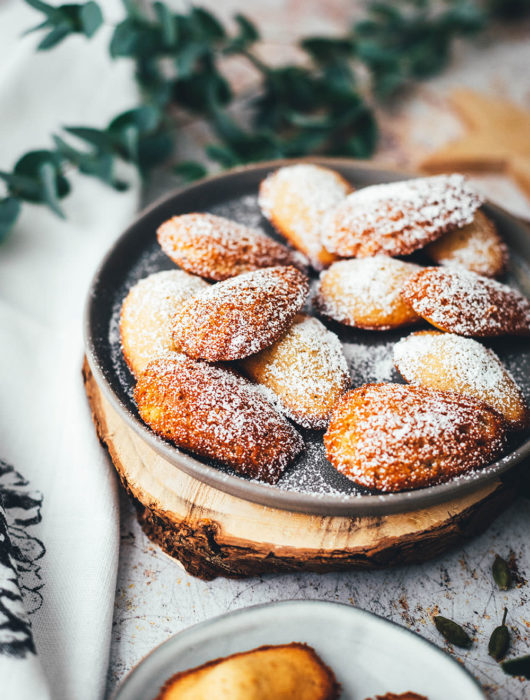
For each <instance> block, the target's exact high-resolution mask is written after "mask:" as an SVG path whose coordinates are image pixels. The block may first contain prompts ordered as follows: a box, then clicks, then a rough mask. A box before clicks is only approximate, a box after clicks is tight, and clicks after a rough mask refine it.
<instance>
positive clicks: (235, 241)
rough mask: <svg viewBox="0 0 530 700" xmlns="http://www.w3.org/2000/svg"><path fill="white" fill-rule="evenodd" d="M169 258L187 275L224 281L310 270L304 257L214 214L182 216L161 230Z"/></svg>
mask: <svg viewBox="0 0 530 700" xmlns="http://www.w3.org/2000/svg"><path fill="white" fill-rule="evenodd" d="M158 242H159V244H160V246H161V248H162V250H163V251H164V253H166V255H168V256H169V257H170V258H171V259H172V260H173V262H175V263H176V264H177V265H179V266H180V267H182V268H183V269H184V270H186V271H187V272H192V273H193V274H195V275H200V276H201V277H205V278H206V279H209V280H214V281H221V280H225V279H229V278H230V277H235V276H236V275H240V274H243V273H245V272H251V271H252V270H258V269H261V268H264V267H274V266H275V265H294V266H295V267H298V268H299V269H300V270H302V271H305V270H306V269H307V260H306V259H305V258H304V256H303V255H302V254H301V253H299V252H297V251H294V250H290V249H289V248H287V247H286V246H284V245H282V244H281V243H278V242H277V241H275V240H274V239H272V238H270V237H269V236H267V235H266V234H264V233H262V232H261V231H257V230H255V229H251V228H249V227H248V226H244V225H243V224H240V223H238V222H236V221H232V220H230V219H226V218H224V217H221V216H215V215H214V214H197V213H195V214H182V215H181V216H174V217H172V218H171V219H168V221H165V222H164V223H163V224H162V225H161V226H160V227H159V229H158Z"/></svg>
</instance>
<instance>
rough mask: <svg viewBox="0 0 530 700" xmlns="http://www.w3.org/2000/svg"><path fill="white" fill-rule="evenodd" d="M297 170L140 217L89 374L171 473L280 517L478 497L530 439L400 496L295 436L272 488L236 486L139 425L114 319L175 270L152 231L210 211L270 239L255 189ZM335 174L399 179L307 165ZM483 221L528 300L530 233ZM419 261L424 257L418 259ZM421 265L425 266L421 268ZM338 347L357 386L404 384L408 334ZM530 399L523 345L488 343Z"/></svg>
mask: <svg viewBox="0 0 530 700" xmlns="http://www.w3.org/2000/svg"><path fill="white" fill-rule="evenodd" d="M287 162H293V161H274V162H271V163H265V164H260V165H254V166H250V167H246V168H240V169H237V170H233V171H230V172H227V173H224V174H222V175H219V176H217V177H213V178H209V179H206V180H202V181H201V182H198V183H197V184H194V185H191V186H190V187H187V188H186V189H184V190H179V191H178V192H175V193H173V194H170V195H169V196H167V197H165V198H164V199H162V200H161V201H159V202H157V203H155V204H154V205H153V206H151V207H150V208H149V209H147V210H146V211H144V212H143V213H142V214H141V215H140V216H139V217H138V218H137V220H136V221H135V222H134V223H133V224H132V226H130V227H129V229H128V230H127V231H125V233H124V234H123V235H122V236H121V237H120V238H119V239H118V240H117V241H116V243H115V244H114V246H113V247H112V249H111V250H110V252H109V253H108V254H107V256H106V257H105V259H104V260H103V262H102V264H101V266H100V268H99V270H98V271H97V273H96V275H95V277H94V280H93V282H92V286H91V288H90V291H89V295H88V302H87V308H86V324H85V334H86V353H87V357H88V361H89V363H90V367H91V369H92V372H93V374H94V377H95V378H96V381H97V382H98V385H99V386H100V387H101V388H102V390H103V391H104V393H105V395H106V396H107V398H108V399H109V400H110V402H111V403H112V405H113V406H114V408H115V409H116V410H117V411H118V412H119V414H120V415H121V416H122V418H123V419H124V420H125V421H126V423H127V424H128V425H129V426H130V427H131V428H133V430H135V431H136V432H137V433H139V435H141V437H142V438H143V439H144V440H145V441H146V442H147V443H148V444H149V445H150V446H151V447H152V448H153V449H155V450H156V451H157V452H158V453H160V454H161V455H162V456H164V457H165V458H166V459H167V460H169V461H170V462H171V463H172V464H174V465H175V468H178V469H182V470H183V471H185V472H187V473H188V474H191V475H192V476H193V477H195V478H196V479H199V480H200V481H204V482H205V483H207V484H210V485H211V486H214V487H216V488H218V489H220V490H222V491H226V492H227V493H230V494H232V495H234V496H238V497H240V498H244V499H246V500H250V501H254V502H256V503H262V504H263V505H267V506H272V507H278V508H283V509H286V510H294V511H302V512H307V513H318V514H322V515H382V514H389V513H396V512H403V511H408V510H413V509H418V508H423V507H426V506H429V505H432V504H436V503H442V502H444V501H447V500H449V499H451V498H455V497H458V496H462V495H464V494H465V493H469V492H472V491H476V490H478V489H479V488H481V487H483V486H485V485H486V484H487V483H488V482H491V481H492V480H494V479H496V478H498V477H499V475H500V474H503V473H504V472H506V471H507V470H509V469H510V468H511V467H513V466H515V465H516V464H518V463H520V462H522V460H523V459H525V458H526V457H528V455H529V454H530V440H528V433H526V434H518V435H516V436H514V437H513V438H512V441H511V443H510V446H509V450H508V452H507V453H506V456H505V457H503V458H502V459H500V460H499V461H498V462H495V463H494V464H492V465H490V466H489V467H486V468H485V469H482V470H480V471H476V472H472V473H470V474H467V475H465V476H463V477H458V478H457V479H454V480H452V481H450V482H448V483H445V484H440V485H438V486H432V487H429V488H425V489H418V490H416V491H407V492H404V493H398V494H384V495H380V494H376V493H371V492H369V491H367V490H366V489H361V488H359V487H357V486H356V485H355V484H353V483H352V482H351V481H349V480H348V479H346V477H344V476H342V475H341V474H339V473H338V472H336V471H335V470H334V469H333V467H332V466H331V465H330V464H329V463H328V462H327V460H326V458H325V456H324V450H323V445H322V433H321V432H314V431H301V432H302V433H303V435H304V438H305V440H306V445H307V448H306V450H305V452H304V454H303V455H302V457H301V458H300V459H299V460H298V461H297V462H296V463H295V464H294V465H292V466H291V467H290V468H289V469H288V470H287V472H286V473H285V474H284V475H283V476H282V478H281V479H280V481H279V483H278V484H276V485H275V486H269V485H267V484H264V483H261V482H258V481H253V480H249V479H246V478H244V477H241V476H238V475H237V474H236V473H235V472H234V471H232V470H230V469H227V468H225V467H223V466H220V465H219V464H216V463H215V462H213V461H210V460H203V459H197V458H196V457H194V456H193V455H191V454H187V453H185V452H184V451H182V450H179V449H177V448H176V447H174V446H173V445H172V444H171V443H169V442H167V441H165V440H162V439H160V438H159V437H157V436H156V435H155V434H154V433H153V432H151V430H150V429H149V428H147V426H146V425H145V424H144V423H143V422H142V421H141V420H140V419H139V417H138V412H137V410H136V406H135V404H134V401H133V400H132V389H133V384H134V380H133V377H132V375H131V374H130V372H129V370H128V369H127V366H126V364H125V362H124V360H123V357H122V354H121V349H120V340H119V330H118V323H119V312H120V306H121V303H122V300H123V299H124V297H125V295H126V294H127V291H128V290H129V289H130V287H131V286H132V285H133V284H135V283H136V282H137V281H138V280H139V279H140V278H142V277H145V276H146V275H148V274H150V273H152V272H156V271H158V270H164V269H171V268H173V267H175V266H174V264H173V263H172V262H171V261H170V260H169V258H167V257H166V256H165V255H164V254H163V253H162V251H161V250H160V248H159V246H158V243H157V241H156V236H155V231H156V229H157V227H158V226H159V225H160V224H161V223H162V222H163V221H165V220H166V219H168V218H169V217H171V216H173V215H176V214H183V213H186V212H193V211H209V212H212V213H215V214H219V215H222V216H226V217H229V218H233V219H235V220H236V221H240V222H242V223H245V224H248V225H250V226H254V227H257V228H260V229H262V230H264V231H266V232H267V233H269V234H270V235H272V236H274V237H276V236H275V234H274V232H273V230H272V228H271V226H270V225H269V224H268V222H267V221H266V220H265V219H264V218H263V217H262V216H261V214H260V211H259V208H258V205H257V191H258V186H259V183H260V182H261V181H262V180H263V178H264V177H266V175H267V174H268V173H269V172H271V171H272V170H274V169H276V168H278V167H279V166H281V165H284V164H285V163H287ZM311 162H314V163H320V164H322V165H327V166H329V167H331V168H334V169H335V170H338V171H339V172H340V173H341V174H342V175H343V176H344V177H346V178H347V179H348V180H350V181H351V182H352V183H353V184H354V185H355V186H356V187H364V186H366V185H372V184H376V183H381V182H390V181H393V180H400V179H403V178H404V177H406V175H404V174H402V173H401V174H400V173H396V172H389V171H385V170H378V169H375V168H373V167H371V166H368V165H366V164H359V162H357V161H349V160H342V159H313V160H312V161H311ZM486 211H487V213H488V215H490V216H491V217H492V218H493V219H494V220H495V221H496V223H497V225H498V227H499V230H500V231H501V233H502V235H503V237H504V239H505V240H506V242H507V243H508V245H509V247H510V252H511V262H510V270H509V273H508V277H507V281H508V282H509V283H510V284H513V285H514V286H517V287H519V288H520V289H521V290H522V291H523V292H524V293H526V294H527V295H529V296H530V231H528V229H527V228H525V227H524V226H523V225H522V224H521V223H520V222H518V221H517V220H516V219H514V218H513V217H512V216H510V215H509V214H507V213H506V212H504V211H502V210H501V209H499V208H497V207H494V206H487V207H486ZM418 261H421V257H419V258H418ZM423 262H425V263H426V264H428V262H427V261H426V260H424V261H423ZM328 325H329V327H330V328H331V329H332V330H333V331H334V332H336V333H337V334H338V335H339V337H340V338H341V340H342V342H343V344H344V350H345V354H346V357H347V359H348V363H349V365H350V368H351V374H352V380H353V386H359V385H360V384H363V383H365V382H369V381H400V379H399V377H398V376H397V373H396V372H395V370H394V369H393V367H392V346H393V344H394V343H395V342H396V341H397V340H398V339H399V338H400V337H401V336H402V335H406V334H407V333H409V332H410V331H409V330H407V329H405V331H401V332H373V331H356V330H353V329H347V328H345V327H342V326H339V325H338V324H328ZM488 345H490V346H491V347H492V348H493V349H494V350H495V352H497V353H498V355H499V356H500V357H501V359H502V360H503V362H504V363H505V364H506V366H507V367H508V368H509V369H510V370H511V372H512V373H513V374H514V375H515V378H516V379H517V381H518V382H519V384H520V385H521V386H522V388H523V391H524V392H525V394H526V396H527V398H529V397H530V371H529V370H530V353H529V352H528V347H529V341H528V339H526V340H525V339H517V338H501V339H498V340H496V341H494V342H488Z"/></svg>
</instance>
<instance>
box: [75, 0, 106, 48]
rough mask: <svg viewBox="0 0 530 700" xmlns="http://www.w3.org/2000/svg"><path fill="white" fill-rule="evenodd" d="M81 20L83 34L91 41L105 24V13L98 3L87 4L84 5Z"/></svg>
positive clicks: (80, 15)
mask: <svg viewBox="0 0 530 700" xmlns="http://www.w3.org/2000/svg"><path fill="white" fill-rule="evenodd" d="M79 18H80V21H81V26H82V28H83V34H84V35H85V36H86V37H88V38H89V39H90V38H91V37H93V36H94V34H95V33H96V32H97V30H98V29H99V28H100V27H101V25H102V24H103V13H102V12H101V8H100V6H99V5H98V4H97V2H87V3H85V4H84V5H82V7H81V10H80V13H79Z"/></svg>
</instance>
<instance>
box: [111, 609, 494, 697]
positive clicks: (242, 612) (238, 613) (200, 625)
mask: <svg viewBox="0 0 530 700" xmlns="http://www.w3.org/2000/svg"><path fill="white" fill-rule="evenodd" d="M314 604H316V605H317V606H321V605H323V606H325V607H332V608H341V609H344V608H346V609H347V611H348V613H347V614H352V613H353V614H354V615H359V616H361V617H363V616H365V617H367V618H376V619H377V620H379V621H382V622H383V623H384V624H388V625H392V626H394V627H397V628H398V629H399V630H400V631H401V632H404V633H406V634H408V635H410V636H411V637H413V638H416V639H417V640H419V641H420V642H423V643H424V644H425V645H427V646H429V647H431V648H432V650H433V651H434V652H436V653H438V654H441V655H442V656H443V657H444V658H445V659H448V660H449V661H450V662H451V664H454V665H455V666H456V667H457V668H458V669H459V670H460V671H462V672H463V673H464V675H466V676H467V677H468V678H469V679H470V680H471V682H472V683H473V684H474V685H475V687H476V689H477V691H478V693H479V694H480V696H481V697H482V698H484V700H487V697H488V696H487V695H486V691H485V690H484V688H483V687H482V685H481V683H480V682H479V681H478V680H477V678H475V676H474V675H473V674H472V673H471V671H469V670H468V668H467V667H466V666H465V665H464V664H463V663H460V662H458V661H457V660H456V659H455V658H454V657H453V656H452V655H451V654H450V653H449V652H447V651H445V650H444V649H442V648H441V647H439V646H438V645H437V644H435V643H434V642H431V640H430V639H426V638H425V637H423V636H422V635H421V634H419V633H418V632H415V631H414V630H411V629H409V628H408V627H405V626H404V625H401V624H399V622H395V621H394V620H390V619H388V618H386V617H383V616H382V615H379V614H378V613H375V612H371V611H370V610H365V609H364V608H360V607H358V606H357V605H349V604H348V603H343V602H340V601H333V600H324V599H322V598H309V599H301V598H288V599H286V600H276V601H268V602H265V603H256V604H254V605H246V606H244V607H242V608H237V609H236V610H229V611H227V612H225V613H221V614H220V615H215V616H214V617H210V618H208V619H206V620H202V621H201V622H196V623H194V624H193V625H189V626H188V627H185V628H184V629H181V630H180V631H179V632H176V633H175V634H172V635H171V636H169V637H168V638H167V639H165V640H164V641H163V642H160V643H159V644H157V645H156V646H155V647H153V648H152V649H151V651H149V652H147V654H145V656H143V657H142V658H141V659H140V660H139V661H138V662H137V663H136V664H135V665H134V666H133V667H132V668H131V669H130V670H129V671H128V672H127V673H126V674H125V676H124V677H123V678H122V679H121V681H120V682H119V684H118V686H117V687H116V689H115V690H114V691H113V693H112V695H111V696H110V698H109V700H120V694H121V692H122V691H123V689H124V688H125V686H126V684H127V683H128V682H129V681H130V679H131V678H132V677H133V676H134V675H135V673H136V672H137V671H138V669H139V668H140V666H142V665H143V664H144V663H145V662H146V661H147V660H149V659H151V658H152V657H153V656H154V655H155V654H158V653H159V651H160V649H161V648H162V647H165V646H167V645H170V644H171V643H172V642H173V640H174V639H176V638H177V637H181V638H182V637H184V638H185V637H186V636H187V635H188V634H192V633H193V632H196V631H197V630H200V629H207V628H208V627H210V626H211V625H213V624H215V623H218V622H221V621H222V620H224V619H227V618H229V617H244V616H246V615H247V614H252V613H253V612H257V611H258V610H262V609H265V608H268V609H269V610H274V609H276V608H282V607H291V606H292V607H295V608H296V607H301V608H303V607H305V606H309V607H312V606H313V605H314ZM264 644H266V642H264ZM235 653H237V652H235ZM166 680H167V679H166ZM125 689H126V688H125Z"/></svg>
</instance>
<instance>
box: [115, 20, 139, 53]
mask: <svg viewBox="0 0 530 700" xmlns="http://www.w3.org/2000/svg"><path fill="white" fill-rule="evenodd" d="M140 41H141V31H140V30H139V29H138V26H137V25H136V23H135V22H134V20H131V19H124V20H123V22H120V23H119V24H117V25H116V27H115V28H114V32H113V33H112V38H111V40H110V47H109V50H110V55H111V56H112V58H118V57H120V56H134V55H135V54H136V53H137V52H138V50H139V46H140Z"/></svg>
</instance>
